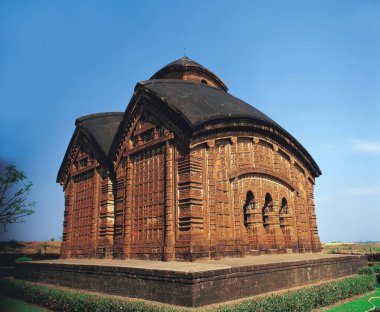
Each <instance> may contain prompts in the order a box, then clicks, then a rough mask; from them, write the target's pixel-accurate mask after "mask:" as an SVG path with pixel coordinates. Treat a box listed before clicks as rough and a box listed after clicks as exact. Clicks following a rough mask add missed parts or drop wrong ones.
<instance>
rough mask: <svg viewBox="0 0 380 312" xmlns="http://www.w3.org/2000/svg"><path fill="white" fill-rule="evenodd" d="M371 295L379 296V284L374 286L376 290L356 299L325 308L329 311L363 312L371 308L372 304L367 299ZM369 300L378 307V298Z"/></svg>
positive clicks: (379, 300) (379, 303) (379, 299)
mask: <svg viewBox="0 0 380 312" xmlns="http://www.w3.org/2000/svg"><path fill="white" fill-rule="evenodd" d="M372 297H380V284H378V285H377V287H376V292H374V293H372V294H370V295H366V296H363V297H361V298H359V299H356V300H354V301H351V302H347V303H344V304H342V305H340V306H337V307H335V308H332V309H330V310H327V311H329V312H362V311H363V312H365V311H367V310H369V309H371V308H372V307H373V306H372V305H371V304H370V303H368V299H369V298H372ZM371 302H372V303H373V304H374V305H375V306H376V308H379V307H380V298H378V299H373V300H371Z"/></svg>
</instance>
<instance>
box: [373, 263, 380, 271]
mask: <svg viewBox="0 0 380 312" xmlns="http://www.w3.org/2000/svg"><path fill="white" fill-rule="evenodd" d="M371 268H372V269H373V270H374V271H375V273H380V265H378V264H374V265H373V266H371Z"/></svg>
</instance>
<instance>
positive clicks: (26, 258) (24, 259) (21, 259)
mask: <svg viewBox="0 0 380 312" xmlns="http://www.w3.org/2000/svg"><path fill="white" fill-rule="evenodd" d="M25 261H33V259H32V258H29V257H19V258H17V259H16V260H15V262H25Z"/></svg>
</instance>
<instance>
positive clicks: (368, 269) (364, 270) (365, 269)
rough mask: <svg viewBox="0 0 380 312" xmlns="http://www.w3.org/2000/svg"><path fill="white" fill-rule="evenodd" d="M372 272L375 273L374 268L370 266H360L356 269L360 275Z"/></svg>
mask: <svg viewBox="0 0 380 312" xmlns="http://www.w3.org/2000/svg"><path fill="white" fill-rule="evenodd" d="M374 273H375V271H374V269H373V268H372V267H369V266H364V267H361V268H359V270H358V274H360V275H371V274H374Z"/></svg>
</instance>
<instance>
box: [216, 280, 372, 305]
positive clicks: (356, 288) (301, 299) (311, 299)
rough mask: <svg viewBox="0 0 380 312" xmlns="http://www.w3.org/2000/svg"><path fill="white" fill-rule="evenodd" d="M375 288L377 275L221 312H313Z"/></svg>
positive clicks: (272, 297) (265, 298)
mask: <svg viewBox="0 0 380 312" xmlns="http://www.w3.org/2000/svg"><path fill="white" fill-rule="evenodd" d="M375 288H376V276H375V274H369V275H357V276H354V277H348V278H345V279H341V280H337V281H332V282H327V283H323V284H320V285H318V286H311V287H305V288H302V289H299V290H295V291H288V292H285V293H282V294H273V295H268V296H263V297H260V298H258V299H257V300H254V301H243V302H241V303H240V304H238V305H230V306H224V307H221V308H219V309H218V311H220V312H222V311H223V312H227V311H255V312H272V311H281V312H309V311H311V310H313V309H317V308H321V307H324V306H328V305H330V304H333V303H335V302H337V301H339V300H343V299H346V298H349V297H352V296H355V295H360V294H363V293H366V292H368V291H371V290H374V289H375Z"/></svg>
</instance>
